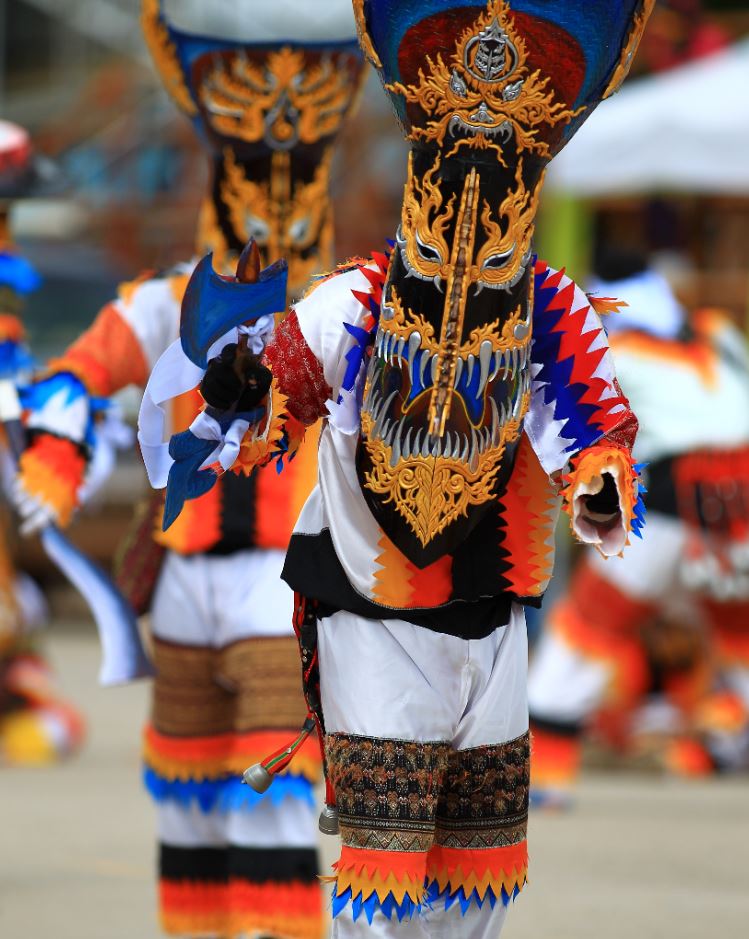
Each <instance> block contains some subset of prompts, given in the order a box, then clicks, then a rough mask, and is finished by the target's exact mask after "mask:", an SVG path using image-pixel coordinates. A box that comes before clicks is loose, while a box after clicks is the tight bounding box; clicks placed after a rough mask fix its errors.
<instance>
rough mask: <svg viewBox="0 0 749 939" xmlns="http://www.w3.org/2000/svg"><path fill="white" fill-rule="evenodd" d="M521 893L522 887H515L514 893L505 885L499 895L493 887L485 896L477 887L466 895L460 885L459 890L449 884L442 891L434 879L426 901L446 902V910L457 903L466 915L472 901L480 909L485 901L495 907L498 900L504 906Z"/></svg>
mask: <svg viewBox="0 0 749 939" xmlns="http://www.w3.org/2000/svg"><path fill="white" fill-rule="evenodd" d="M519 893H520V888H519V887H517V886H516V887H515V888H514V889H513V891H512V894H509V893H507V891H506V890H505V889H504V887H503V888H502V892H501V895H500V896H499V897H498V896H497V895H496V893H495V892H494V891H493V890H492V888H491V887H489V888H488V889H487V891H486V893H485V894H484V896H483V897H480V896H479V894H478V891H477V890H476V889H475V888H474V889H473V890H472V891H471V892H470V893H469V894H468V896H466V892H465V890H464V889H463V887H458V889H457V890H454V891H453V890H451V888H450V885H449V884H448V886H447V887H445V889H444V890H442V891H440V888H439V885H438V883H437V881H436V880H433V881H432V882H431V883H429V884H427V894H426V902H427V903H428V904H429V906H432V907H433V906H434V905H435V904H437V903H439V904H440V905H442V904H444V908H445V909H446V910H449V909H450V907H451V906H453V904H455V903H457V904H458V905H459V906H460V914H461V916H465V915H466V913H467V912H468V909H469V907H470V906H471V904H472V903H474V904H475V905H476V906H477V907H478V908H479V909H481V908H482V907H483V905H484V904H485V903H488V904H489V906H490V907H491V908H492V909H494V907H495V906H496V905H497V902H501V903H502V905H503V906H507V905H508V903H509V902H510V900H514V899H515V897H517V895H518V894H519Z"/></svg>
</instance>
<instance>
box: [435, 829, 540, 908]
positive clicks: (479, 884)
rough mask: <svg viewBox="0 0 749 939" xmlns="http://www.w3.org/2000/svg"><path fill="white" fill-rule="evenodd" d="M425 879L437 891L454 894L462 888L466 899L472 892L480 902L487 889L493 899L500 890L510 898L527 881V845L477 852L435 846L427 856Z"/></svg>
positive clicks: (522, 842)
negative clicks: (448, 891)
mask: <svg viewBox="0 0 749 939" xmlns="http://www.w3.org/2000/svg"><path fill="white" fill-rule="evenodd" d="M427 877H428V879H429V880H430V881H434V882H435V883H436V884H437V886H438V887H439V889H440V892H442V891H443V890H445V889H447V887H449V888H450V892H451V893H454V892H455V891H457V890H459V889H460V888H461V887H462V888H463V890H464V892H465V895H466V896H467V897H468V896H470V895H471V893H472V892H473V891H474V890H475V891H476V893H477V895H478V897H479V899H480V900H483V899H484V897H485V896H486V894H487V892H488V891H489V889H491V890H492V891H493V892H494V895H495V896H496V897H499V896H501V895H502V891H503V890H504V892H505V893H506V894H507V895H508V896H512V895H513V893H514V892H515V890H516V889H517V890H522V889H523V887H524V885H525V883H526V881H527V880H528V842H527V841H521V842H520V843H519V844H515V845H512V846H511V847H505V848H483V849H481V850H478V851H467V850H465V849H463V848H446V847H443V846H442V845H435V846H434V847H433V848H432V849H431V850H430V851H429V854H428V856H427Z"/></svg>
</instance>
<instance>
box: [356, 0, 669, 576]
mask: <svg viewBox="0 0 749 939" xmlns="http://www.w3.org/2000/svg"><path fill="white" fill-rule="evenodd" d="M653 3H654V0H557V2H555V3H548V4H539V3H538V0H488V2H486V3H476V2H455V0H354V12H355V17H356V22H357V29H358V31H359V35H360V41H361V44H362V48H363V50H364V52H365V54H366V55H367V56H368V57H369V59H370V60H371V61H372V63H373V64H374V65H375V67H376V68H377V69H378V71H379V74H380V77H381V80H382V82H383V85H384V87H385V90H386V92H387V94H388V95H389V97H390V98H391V100H392V103H393V105H394V108H395V112H396V115H397V117H398V120H399V121H400V123H401V126H402V128H403V131H404V133H405V135H406V138H407V139H408V141H409V144H410V148H411V152H410V154H409V163H408V177H407V182H406V187H405V193H404V200H403V210H402V216H401V224H400V227H399V229H398V233H397V236H396V242H395V248H394V251H393V257H392V261H391V265H390V270H389V275H388V282H387V285H386V289H385V292H384V297H383V303H382V312H381V318H380V328H379V332H378V335H377V340H376V344H375V351H374V354H373V356H372V359H371V363H370V366H369V371H368V376H367V384H366V389H365V397H364V406H363V411H362V443H361V445H360V447H359V452H358V455H357V467H358V472H359V477H360V481H361V484H362V489H363V492H364V493H365V496H366V498H367V500H368V503H369V505H370V508H371V509H372V511H373V512H374V514H375V517H376V518H377V520H378V521H379V523H380V525H381V526H382V528H383V529H384V530H385V532H386V533H387V534H388V536H389V537H390V538H391V539H392V540H393V541H394V542H395V543H396V544H397V545H398V547H399V548H400V549H401V550H402V551H404V552H405V553H406V554H407V555H408V557H409V558H410V559H411V560H412V561H413V562H414V563H415V564H417V565H418V566H420V567H424V566H426V565H428V564H430V563H432V562H433V561H435V560H437V559H438V558H439V557H441V556H442V555H444V554H446V553H450V551H451V549H452V548H454V547H455V545H457V544H458V543H460V541H462V540H463V539H464V538H465V537H466V535H467V534H468V532H470V530H471V529H472V528H473V527H474V526H475V525H477V524H478V523H479V522H480V520H481V518H482V517H483V516H484V509H485V508H486V507H487V506H488V505H490V504H491V502H492V501H493V499H495V498H496V496H497V494H498V493H499V492H500V491H501V488H502V485H503V483H504V481H505V480H506V479H507V477H508V475H509V472H510V471H511V469H512V464H513V459H514V451H515V447H516V445H517V443H518V440H519V437H520V433H521V430H522V422H523V418H524V416H525V413H526V411H527V408H528V404H529V401H530V387H531V372H530V346H531V341H532V328H533V323H532V310H533V296H532V283H533V281H532V237H533V226H534V219H535V215H536V211H537V208H538V201H539V196H540V192H541V187H542V184H543V176H544V170H545V167H546V164H547V163H548V162H549V160H550V159H551V158H552V157H553V156H554V155H555V154H556V153H557V152H559V150H560V149H561V148H562V147H563V146H564V145H565V143H566V142H567V141H568V140H569V139H570V137H571V136H572V135H573V134H574V132H575V131H576V130H577V128H578V127H579V126H580V124H581V123H582V122H583V121H584V120H585V119H586V118H587V117H588V116H589V114H590V113H591V112H592V110H593V109H594V108H595V107H596V105H597V104H598V103H599V102H600V101H601V99H602V98H603V97H605V96H606V95H607V94H609V93H611V91H612V90H613V89H614V88H615V87H616V86H617V85H618V84H620V83H621V81H622V80H623V77H624V75H625V74H626V70H627V68H628V67H629V63H630V62H631V58H632V55H633V52H634V49H635V48H636V45H637V42H638V41H639V36H640V34H641V33H642V30H643V28H644V25H645V21H646V19H647V16H648V14H649V12H650V9H651V8H652V6H653Z"/></svg>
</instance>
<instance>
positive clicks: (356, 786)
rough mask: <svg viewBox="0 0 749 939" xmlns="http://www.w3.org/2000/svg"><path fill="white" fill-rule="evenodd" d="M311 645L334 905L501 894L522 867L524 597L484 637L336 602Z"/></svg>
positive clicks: (412, 905)
mask: <svg viewBox="0 0 749 939" xmlns="http://www.w3.org/2000/svg"><path fill="white" fill-rule="evenodd" d="M318 644H319V655H320V678H321V693H322V704H323V713H324V718H325V728H326V754H327V761H328V773H329V777H330V780H331V782H332V784H333V787H334V790H335V797H336V805H337V808H338V812H339V816H340V824H341V840H342V850H341V856H340V859H339V860H338V862H337V864H336V865H335V869H336V874H335V877H334V878H333V880H334V881H335V886H334V898H333V913H334V915H335V916H338V915H340V914H342V913H343V912H344V911H345V910H346V909H347V907H348V906H349V904H350V905H351V908H352V912H353V916H354V918H355V919H356V918H358V916H360V915H362V914H364V915H366V916H367V918H368V919H369V920H370V921H371V920H372V918H373V916H374V915H375V913H376V912H378V911H379V912H380V913H382V914H384V915H385V916H387V917H388V918H390V917H391V916H392V915H393V914H395V915H396V916H397V917H398V918H399V919H401V918H402V917H403V916H406V915H411V914H413V913H414V912H416V911H419V910H420V909H421V908H422V906H424V905H428V906H429V908H430V909H431V910H434V909H435V907H440V906H442V907H443V908H445V909H446V908H449V907H450V906H452V905H453V904H454V903H456V902H458V903H459V904H460V905H461V907H462V908H463V911H464V912H465V911H467V910H468V909H469V907H470V906H471V905H472V904H476V905H478V906H481V905H483V903H484V902H485V901H486V902H488V903H489V904H490V905H491V906H492V907H493V906H494V904H495V903H496V902H497V901H501V902H504V903H506V902H507V901H508V899H509V898H510V897H512V896H514V895H515V894H516V893H517V892H518V891H519V890H520V889H521V888H522V886H523V884H524V883H525V879H526V871H527V846H526V827H527V812H528V776H529V737H528V707H527V699H526V673H527V640H526V632H525V622H524V616H523V612H522V608H520V607H519V606H518V607H514V608H513V611H512V614H511V617H510V622H509V623H508V624H507V625H506V626H502V627H500V628H498V629H497V630H495V631H494V632H493V633H492V634H491V635H490V636H488V637H486V638H485V639H480V640H463V639H458V638H455V637H453V636H446V635H442V634H440V633H435V632H432V631H430V630H427V629H424V628H423V627H419V626H414V625H412V624H410V623H406V622H403V621H400V620H386V621H378V620H367V619H363V618H361V617H358V616H355V615H353V614H350V613H346V612H339V613H336V614H334V615H333V616H331V617H327V618H325V619H322V620H321V621H320V623H319V627H318Z"/></svg>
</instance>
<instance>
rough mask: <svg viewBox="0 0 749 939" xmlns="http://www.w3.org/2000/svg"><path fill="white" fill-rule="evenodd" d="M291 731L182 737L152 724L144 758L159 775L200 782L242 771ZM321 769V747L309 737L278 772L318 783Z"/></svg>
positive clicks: (285, 739)
mask: <svg viewBox="0 0 749 939" xmlns="http://www.w3.org/2000/svg"><path fill="white" fill-rule="evenodd" d="M292 733H293V730H291V729H290V730H281V731H258V732H256V733H251V734H218V735H216V736H212V737H187V738H181V737H167V736H165V735H164V734H160V733H158V731H156V730H155V729H154V728H153V727H152V726H150V725H149V726H148V727H146V730H145V733H144V740H143V761H144V763H145V764H146V765H147V766H148V767H149V768H150V769H152V770H153V771H154V772H155V773H157V774H158V775H159V776H161V777H163V778H164V779H169V780H177V779H179V780H181V781H183V782H186V781H188V780H195V781H197V782H201V781H203V780H210V779H219V778H221V777H223V776H227V775H241V774H242V773H243V772H244V771H245V770H246V769H247V767H248V766H251V765H252V764H253V763H259V762H260V761H261V760H263V759H265V757H266V756H268V754H269V753H273V752H274V751H275V750H279V749H281V748H282V747H285V746H286V745H287V744H288V742H289V736H290V735H291V734H292ZM320 772H321V756H320V748H319V745H318V744H317V740H316V739H315V738H313V737H309V738H308V739H307V740H305V742H304V743H303V744H302V746H301V747H300V748H299V750H298V751H297V753H296V754H295V756H294V760H293V762H292V763H291V765H290V766H289V767H288V769H286V770H284V771H283V773H280V774H279V775H293V776H303V777H304V778H305V779H307V780H309V782H312V783H315V782H317V781H318V780H319V779H320Z"/></svg>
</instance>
